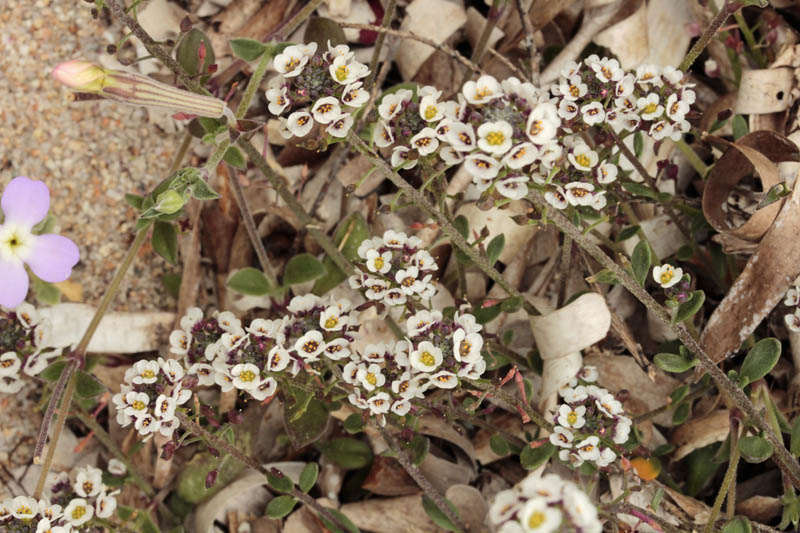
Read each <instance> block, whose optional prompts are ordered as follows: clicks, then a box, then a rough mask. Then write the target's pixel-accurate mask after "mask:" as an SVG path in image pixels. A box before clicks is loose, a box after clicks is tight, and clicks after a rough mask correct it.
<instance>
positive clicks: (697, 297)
mask: <svg viewBox="0 0 800 533" xmlns="http://www.w3.org/2000/svg"><path fill="white" fill-rule="evenodd" d="M705 301H706V293H704V292H703V291H694V292H693V293H692V294H691V295H690V296H689V299H688V300H686V301H685V302H683V303H682V304H680V305H679V306H678V309H677V310H676V311H675V314H674V315H673V316H672V323H673V324H679V323H681V322H683V321H685V320H689V319H690V318H692V317H693V316H694V315H695V313H697V312H698V311H699V310H700V308H701V307H703V302H705Z"/></svg>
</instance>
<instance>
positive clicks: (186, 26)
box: [181, 16, 192, 33]
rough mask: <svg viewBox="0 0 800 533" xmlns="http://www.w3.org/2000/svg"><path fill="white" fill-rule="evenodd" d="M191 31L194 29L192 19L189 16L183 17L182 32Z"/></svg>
mask: <svg viewBox="0 0 800 533" xmlns="http://www.w3.org/2000/svg"><path fill="white" fill-rule="evenodd" d="M191 29H192V19H190V18H189V17H188V16H186V17H183V20H182V21H181V32H182V33H186V32H188V31H190V30H191Z"/></svg>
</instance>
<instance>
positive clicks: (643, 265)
mask: <svg viewBox="0 0 800 533" xmlns="http://www.w3.org/2000/svg"><path fill="white" fill-rule="evenodd" d="M652 259H653V256H652V254H651V253H650V246H649V245H648V244H647V242H645V241H639V244H637V245H636V248H634V249H633V254H631V270H632V271H633V277H634V278H636V281H638V282H639V285H644V282H645V280H646V279H647V273H648V272H650V262H651V261H652Z"/></svg>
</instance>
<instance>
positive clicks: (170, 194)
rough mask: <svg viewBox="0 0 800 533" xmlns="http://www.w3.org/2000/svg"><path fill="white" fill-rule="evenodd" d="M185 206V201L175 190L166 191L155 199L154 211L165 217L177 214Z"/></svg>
mask: <svg viewBox="0 0 800 533" xmlns="http://www.w3.org/2000/svg"><path fill="white" fill-rule="evenodd" d="M184 204H186V199H185V198H184V197H183V195H182V194H181V193H179V192H178V191H176V190H173V189H168V190H166V191H164V192H162V193H161V194H159V195H158V198H156V205H155V206H154V207H155V210H156V211H158V212H159V213H164V214H165V215H171V214H173V213H177V212H178V211H180V209H181V208H182V207H183V206H184Z"/></svg>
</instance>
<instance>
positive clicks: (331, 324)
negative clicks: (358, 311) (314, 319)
mask: <svg viewBox="0 0 800 533" xmlns="http://www.w3.org/2000/svg"><path fill="white" fill-rule="evenodd" d="M338 323H339V319H337V318H336V317H335V316H332V317H330V318H329V319H328V320H326V321H325V327H326V328H328V329H331V328H335V327H336V324H338Z"/></svg>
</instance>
